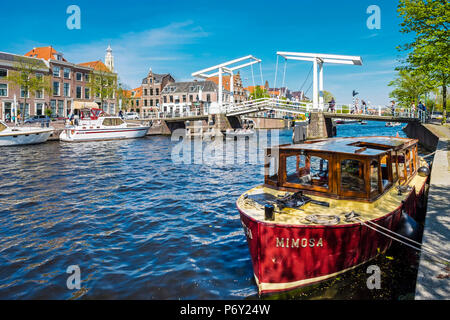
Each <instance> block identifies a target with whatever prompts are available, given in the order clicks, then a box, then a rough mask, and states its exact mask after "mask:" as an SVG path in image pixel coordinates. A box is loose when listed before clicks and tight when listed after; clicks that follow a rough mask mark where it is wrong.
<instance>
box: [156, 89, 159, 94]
mask: <svg viewBox="0 0 450 320" xmlns="http://www.w3.org/2000/svg"><path fill="white" fill-rule="evenodd" d="M156 95H157V96H159V89H158V88H156Z"/></svg>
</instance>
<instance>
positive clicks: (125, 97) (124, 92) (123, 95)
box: [116, 82, 133, 110]
mask: <svg viewBox="0 0 450 320" xmlns="http://www.w3.org/2000/svg"><path fill="white" fill-rule="evenodd" d="M116 96H117V103H118V105H119V106H120V108H121V110H127V109H129V108H130V107H131V106H132V102H133V97H132V96H131V93H130V90H129V87H128V86H127V85H126V84H123V83H121V82H119V84H118V86H117V91H116ZM120 101H122V103H121V104H120Z"/></svg>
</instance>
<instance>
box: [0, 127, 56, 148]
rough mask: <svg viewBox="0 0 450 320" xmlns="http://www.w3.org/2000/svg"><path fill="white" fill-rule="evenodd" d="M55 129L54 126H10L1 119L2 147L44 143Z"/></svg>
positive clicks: (0, 136) (0, 134)
mask: <svg viewBox="0 0 450 320" xmlns="http://www.w3.org/2000/svg"><path fill="white" fill-rule="evenodd" d="M53 131H54V129H53V128H52V127H49V128H40V127H10V126H9V125H8V124H7V123H5V122H3V121H0V147H7V146H20V145H29V144H39V143H44V142H46V141H47V140H48V139H49V138H50V135H51V134H52V133H53Z"/></svg>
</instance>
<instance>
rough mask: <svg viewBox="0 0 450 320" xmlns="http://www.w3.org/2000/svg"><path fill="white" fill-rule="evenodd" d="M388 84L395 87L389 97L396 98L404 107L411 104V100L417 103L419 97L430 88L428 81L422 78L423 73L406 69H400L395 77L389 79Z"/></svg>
mask: <svg viewBox="0 0 450 320" xmlns="http://www.w3.org/2000/svg"><path fill="white" fill-rule="evenodd" d="M389 86H391V87H395V89H394V91H392V92H391V93H390V94H389V97H390V98H393V99H396V100H397V102H398V104H399V105H401V106H402V107H405V108H406V107H409V106H411V103H413V102H414V103H415V104H416V105H418V102H419V97H420V96H421V95H422V94H425V93H427V92H428V91H429V90H432V87H431V86H430V83H429V82H428V81H425V80H424V76H423V75H419V74H418V73H417V72H411V71H408V70H406V69H403V70H400V71H399V72H398V77H397V79H395V80H394V81H391V82H390V83H389Z"/></svg>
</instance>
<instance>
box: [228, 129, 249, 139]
mask: <svg viewBox="0 0 450 320" xmlns="http://www.w3.org/2000/svg"><path fill="white" fill-rule="evenodd" d="M225 135H226V136H227V138H239V137H252V136H253V135H255V130H252V129H237V130H233V129H229V130H227V131H226V132H225Z"/></svg>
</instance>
